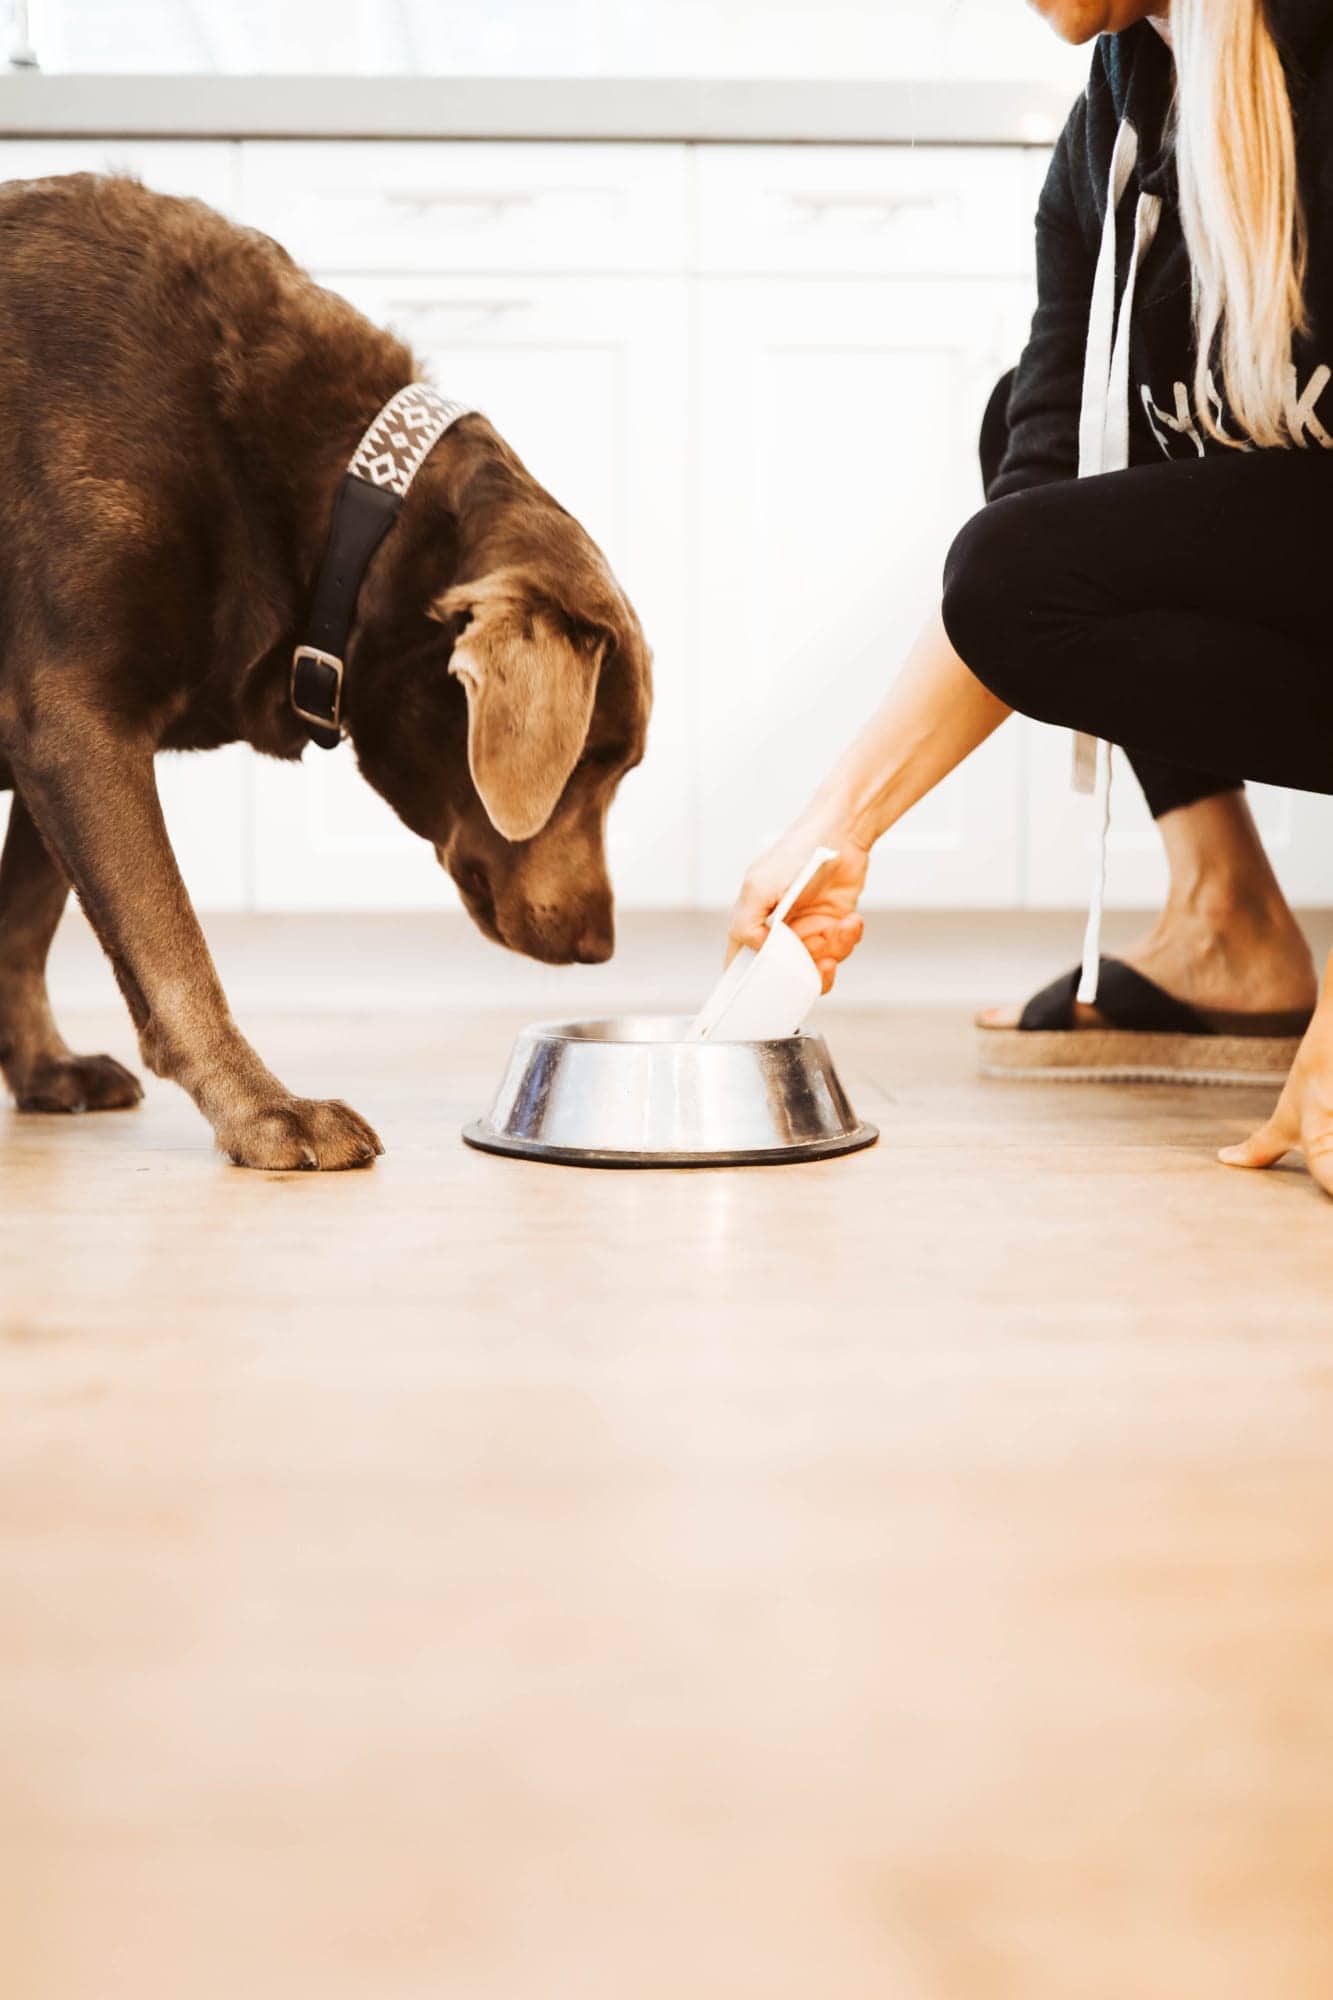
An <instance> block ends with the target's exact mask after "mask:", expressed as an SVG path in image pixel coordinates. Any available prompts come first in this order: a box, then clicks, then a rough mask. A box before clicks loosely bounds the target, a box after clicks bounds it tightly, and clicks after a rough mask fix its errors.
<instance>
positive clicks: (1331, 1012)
mask: <svg viewBox="0 0 1333 2000" xmlns="http://www.w3.org/2000/svg"><path fill="white" fill-rule="evenodd" d="M1293 1151H1295V1152H1301V1153H1304V1155H1305V1164H1306V1165H1307V1167H1309V1169H1310V1172H1311V1173H1312V1174H1313V1176H1314V1178H1315V1179H1316V1180H1317V1181H1318V1183H1319V1185H1320V1187H1321V1188H1323V1190H1324V1192H1325V1194H1333V956H1330V958H1329V961H1328V965H1327V967H1326V969H1325V972H1324V990H1323V992H1322V993H1321V994H1320V996H1319V1005H1318V1006H1317V1007H1316V1008H1315V1013H1314V1019H1313V1020H1312V1021H1311V1023H1310V1025H1309V1027H1308V1028H1307V1029H1306V1031H1305V1039H1304V1041H1303V1042H1302V1043H1301V1045H1300V1047H1299V1049H1297V1051H1296V1060H1295V1062H1294V1063H1293V1064H1292V1066H1291V1074H1290V1076H1289V1077H1288V1078H1287V1082H1286V1087H1285V1089H1284V1090H1283V1092H1282V1095H1281V1097H1280V1098H1279V1099H1278V1105H1277V1110H1276V1111H1275V1112H1274V1113H1273V1115H1272V1117H1271V1118H1270V1119H1269V1121H1268V1123H1267V1124H1266V1125H1261V1126H1260V1127H1259V1130H1258V1131H1257V1132H1251V1134H1250V1136H1249V1138H1248V1139H1246V1140H1243V1141H1242V1143H1241V1144H1240V1145H1239V1146H1224V1147H1223V1149H1222V1151H1221V1152H1220V1153H1219V1154H1218V1156H1217V1157H1218V1158H1219V1160H1221V1161H1222V1162H1223V1164H1224V1165H1225V1166H1228V1167H1271V1166H1273V1165H1274V1164H1275V1163H1276V1162H1277V1161H1278V1160H1280V1159H1281V1158H1282V1156H1283V1154H1284V1153H1290V1152H1293Z"/></svg>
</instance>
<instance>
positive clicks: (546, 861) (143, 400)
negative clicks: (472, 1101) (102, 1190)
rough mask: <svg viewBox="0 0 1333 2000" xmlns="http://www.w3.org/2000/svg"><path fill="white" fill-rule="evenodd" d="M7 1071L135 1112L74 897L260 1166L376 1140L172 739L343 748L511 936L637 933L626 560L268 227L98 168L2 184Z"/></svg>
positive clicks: (550, 946)
mask: <svg viewBox="0 0 1333 2000" xmlns="http://www.w3.org/2000/svg"><path fill="white" fill-rule="evenodd" d="M0 274H2V275H0V455H2V457H3V470H2V472H0V535H2V536H3V548H4V556H3V561H2V562H0V617H2V618H3V633H4V643H3V649H2V650H0V788H4V789H10V790H12V791H13V793H14V797H13V802H12V807H11V812H10V820H9V830H8V836H7V839H6V842H5V848H4V855H3V859H2V860H0V1064H3V1068H4V1073H5V1077H6V1079H7V1081H8V1084H9V1087H10V1089H11V1091H12V1092H13V1094H14V1097H15V1099H16V1100H17V1102H18V1104H19V1106H20V1107H21V1108H23V1109H25V1110H31V1111H73V1110H79V1109H87V1110H104V1109H112V1108H118V1107H123V1106H127V1105H130V1104H133V1103H134V1102H135V1101H136V1100H137V1099H138V1097H139V1096H140V1095H141V1092H140V1089H139V1085H138V1083H137V1081H136V1080H135V1078H134V1077H132V1076H131V1075H130V1074H129V1073H128V1072H127V1071H126V1070H124V1069H122V1068H121V1067H120V1065H119V1064H118V1063H115V1062H113V1061H112V1060H111V1059H110V1058H109V1057H107V1056H76V1055H73V1054H71V1052H70V1050H69V1049H68V1048H67V1047H66V1045H65V1043H64V1041H63V1040H62V1039H61V1036H60V1033H59V1031H58V1029H57V1027H56V1024H55V1022H54V1020H53V1018H52V1015H51V1011H50V1007H49V1005H48V1001H47V993H46V980H45V963H46V956H47V948H48V946H49V944H50V942H51V938H52V935H53V933H54V931H55V928H56V925H57V922H58V920H59V917H60V914H61V911H62V909H63V907H64V904H65V900H66V896H67V893H68V890H69V887H70V885H71V884H72V885H73V887H74V890H75V892H76V894H77V895H78V897H79V900H80V902H81V903H82V905H83V908H84V910H85V911H86V912H87V915H88V917H89V919H90V921H91V922H92V924H93V926H94V928H95V930H96V932H97V935H98V937H99V938H100V940H101V942H102V945H103V947H104V948H105V950H106V952H107V955H108V957H109V958H110V961H111V964H112V967H113V968H114V971H115V975H116V978H117V980H118V981H119V983H120V987H121V990H122V992H123V993H124V995H125V998H126V1001H127V1003H128V1005H129V1009H130V1013H131V1015H132V1016H133V1019H134V1023H135V1026H136V1028H137V1030H138V1035H139V1044H140V1048H141V1050H142V1053H143V1059H144V1061H145V1063H146V1064H147V1065H148V1067H149V1068H150V1069H151V1070H153V1071H154V1072H155V1073H156V1074H157V1075H159V1076H164V1077H170V1078H171V1079H172V1080H173V1081H175V1082H176V1083H179V1084H180V1085H181V1086H182V1087H183V1088H184V1089H185V1090H187V1091H188V1092H189V1093H190V1095H191V1097H192V1098H193V1099H194V1101H195V1103H196V1104H197V1105H198V1107H199V1109H200V1110H201V1111H202V1112H203V1114H204V1116H205V1118H206V1119H207V1120H208V1121H209V1123H210V1124H211V1125H212V1127H213V1130H214V1132H215V1133H216V1135H217V1141H218V1144H219V1146H220V1147H221V1148H222V1150H223V1151H224V1152H225V1153H227V1154H228V1155H229V1156H230V1158H231V1159H232V1160H234V1161H235V1162H236V1163H237V1164H238V1165H240V1166H248V1167H267V1168H294V1167H322V1168H331V1167H354V1166H361V1165H364V1164H367V1163H368V1162H369V1161H370V1160H372V1159H373V1158H374V1156H375V1155H376V1154H377V1153H378V1152H380V1151H381V1150H382V1148H381V1146H380V1142H379V1140H378V1139H377V1137H376V1136H375V1134H374V1132H372V1130H371V1129H370V1127H369V1126H368V1125H367V1123H366V1122H365V1120H364V1119H363V1118H361V1117H360V1116H358V1114H357V1113H356V1112H354V1111H352V1110H350V1109H349V1108H348V1106H347V1105H345V1104H342V1103H339V1102H321V1101H315V1100H311V1099H303V1098H297V1097H294V1096H293V1095H292V1093H291V1092H290V1091H288V1090H287V1089H285V1088H284V1086H283V1085H282V1084H281V1083H280V1082H279V1080H278V1078H277V1077H276V1076H274V1075H273V1073H272V1072H271V1071H270V1070H268V1069H267V1068H266V1067H265V1066H264V1064H263V1062H262V1061H261V1060H260V1058H259V1056H258V1055H257V1054H256V1052H255V1051H254V1049H252V1048H251V1047H250V1045H249V1043H248V1042H247V1041H246V1040H245V1039H244V1037H243V1036H242V1035H241V1034H240V1032H239V1030H238V1029H237V1027H236V1024H235V1022H234V1021H233V1020H232V1018H231V1014H230V1012H229V1010H228V1006H227V1000H226V996H225V994H224V993H223V990H222V987H221V985H220V983H219V980H218V976H217V973H216V971H215V969H214V966H213V962H212V960H211V958H210V956H209V952H208V947H207V945H206V944H205V942H204V938H203V935H202V932H201V931H200V928H199V923H198V920H197V918H196V916H195V913H194V911H193V909H192V908H191V906H190V900H189V897H188V895H187V894H186V891H185V886H184V884H183V882H182V880H181V876H180V872H179V869H178V868H177V865H176V860H175V857H174V855H173V854H172V850H171V846H170V842H169V841H168V838H167V832H166V828H165V826H164V824H163V819H162V813H161V809H160V806H159V803H158V795H157V789H156V785H155V782H154V776H153V758H154V754H155V753H156V752H157V751H158V750H162V749H175V750H207V749H211V748H213V747H214V746H216V745H218V744H222V743H230V742H234V741H237V740H240V741H243V742H246V743H250V744H252V745H253V746H254V748H255V749H256V750H259V751H262V752H264V753H265V754H266V755H268V756H271V757H283V758H289V759H293V758H298V757H300V756H301V754H302V752H303V751H304V750H305V749H306V748H307V747H308V745H309V743H310V742H311V740H312V739H313V740H314V741H315V742H317V743H320V744H323V745H325V746H328V745H330V744H332V743H336V742H337V741H338V740H339V738H340V736H342V735H343V734H345V735H346V736H348V737H349V738H350V739H351V742H352V745H353V747H354V749H355V752H356V756H357V759H358V762H359V764H360V768H361V771H362V773H363V775H364V776H365V777H366V779H367V780H368V781H369V782H370V784H372V785H373V786H374V787H375V789H376V790H377V791H378V792H380V793H382V794H383V796H384V797H385V798H386V799H387V800H388V801H389V803H390V805H391V806H393V808H394V809H395V811H396V812H397V813H398V814H399V816H400V817H401V818H402V819H403V820H404V821H405V822H406V823H407V825H408V826H409V827H410V828H411V829H412V831H413V832H414V833H417V834H419V835H420V836H421V838H422V839H423V840H428V841H430V842H431V844H432V845H433V846H434V848H435V851H436V853H437V855H438V857H439V859H440V861H441V863H442V865H443V866H444V867H445V868H447V869H448V871H449V873H450V874H451V875H452V876H453V878H454V880H455V882H456V883H457V884H458V888H459V890H460V892H461V894H462V898H463V901H464V903H465V904H466V906H467V909H468V910H469V912H470V913H471V915H472V917H473V919H474V921H475V922H476V923H477V924H478V925H479V927H480V928H481V929H482V930H483V931H484V932H485V933H486V935H487V936H488V937H491V938H494V939H496V940H497V941H498V942H500V943H502V944H504V945H507V946H509V947H510V948H511V949H512V950H514V951H520V952H526V953H528V954H529V955H530V956H532V957H535V958H540V959H545V960H547V961H549V962H550V963H553V964H564V963H567V962H569V961H572V960H582V961H585V962H596V961H600V960H602V959H605V958H607V957H609V956H610V953H611V950H612V942H613V933H612V899H611V887H610V883H609V881H608V879H607V871H606V858H605V852H604V847H603V827H604V822H605V817H606V812H607V808H608V806H609V804H610V802H611V798H612V795H613V793H614V791H615V789H616V786H617V784H618V783H619V781H620V778H621V777H622V776H623V774H624V773H625V771H627V770H628V769H629V768H630V767H631V766H632V765H634V764H635V763H637V762H638V760H639V758H640V756H641V755H642V751H643V744H644V736H645V731H646V727H647V719H648V710H649V703H650V657H651V656H650V654H649V651H648V648H647V646H646V644H645V642H644V637H643V633H642V631H641V629H640V626H639V622H638V619H637V618H636V616H635V614H634V611H633V609H632V607H631V606H630V604H629V602H628V600H627V599H626V597H625V596H624V594H623V592H622V591H621V590H620V588H619V587H618V585H617V584H616V581H615V579H614V578H613V576H612V575H611V572H610V570H609V568H608V567H607V564H606V562H605V560H604V559H603V557H602V555H601V554H600V552H599V551H598V549H597V548H596V547H595V546H594V544H593V543H592V541H591V540H590V539H589V537H588V536H587V534H585V532H584V531H583V529H582V528H581V527H580V526H579V524H578V523H577V522H576V521H575V520H573V519H572V518H571V516H570V515H569V514H567V513H566V512H565V511H564V509H563V508H562V507H560V506H559V505H558V504H557V503H556V501H554V500H553V499H552V498H551V496H550V495H549V494H548V493H546V492H545V491H544V490H543V489H542V488H541V487H540V486H539V485H538V484H537V482H536V480H535V479H533V478H532V476H531V474H530V473H529V472H528V471H527V470H526V469H525V468H524V466H523V465H522V464H521V462H520V461H519V459H518V458H517V457H516V455H515V454H514V452H513V451H512V450H511V449H510V447H509V446H508V445H507V444H506V443H505V442H504V440H503V439H502V438H500V437H498V436H497V435H496V433H495V431H494V430H492V428H491V426H490V425H489V424H488V423H487V422H486V421H485V419H484V418H482V417H481V416H479V415H476V414H472V413H460V411H459V410H458V408H457V406H452V407H451V406H449V405H447V404H445V402H444V400H443V398H442V397H441V396H440V395H439V394H438V393H437V392H435V391H432V390H431V389H429V388H428V387H426V386H425V385H422V384H420V383H419V382H418V375H419V370H418V368H417V365H416V363H415V362H414V360H413V357H412V355H411V354H410V352H409V351H408V349H407V348H406V347H404V346H403V344H402V343H401V342H400V341H399V340H397V339H396V338H394V337H393V336H392V335H391V334H388V333H385V332H382V331H380V330H379V329H378V328H376V327H374V326H372V325H370V324H369V323H368V322H367V321H366V320H365V319H363V318H362V317H361V315H360V314H359V313H357V312H356V311H354V310H353V308H352V307H351V306H350V305H348V304H347V302H346V301H345V300H343V299H341V298H339V297H337V296H336V295H335V294H333V293H331V292H327V291H324V290H321V289H320V287H319V286H317V285H316V284H315V283H314V281H313V280H312V279H311V278H310V277H309V276H308V275H307V274H306V273H305V272H304V271H302V270H301V269H300V268H299V267H298V266H297V265H296V264H294V263H293V262H292V260H291V258H290V257H288V256H287V254H286V253H285V252H284V251H283V250H281V249H280V248H279V247H278V245H277V244H275V243H274V242H272V241H271V240H270V239H269V238H268V237H265V236H261V235H259V234H257V233H256V232H255V231H253V230H247V229H240V228H237V227H235V226H234V225H233V224H231V223H229V222H227V221H226V220H224V219H223V217H221V216H219V215H217V214H215V213H214V212H213V211H212V210H210V209H208V208H206V207H204V206H203V205H202V204H201V203H199V202H194V201H182V200H176V199H173V198H170V197H166V196H162V195H157V194H152V193H150V192H148V191H147V190H146V189H144V188H143V187H141V186H140V185H139V184H138V183H137V182H135V181H131V180H125V179H120V178H98V177H94V176H90V175H86V174H75V175H71V176H68V177H62V178H59V179H54V180H45V181H30V182H16V183H13V184H11V185H9V186H6V187H3V188H0Z"/></svg>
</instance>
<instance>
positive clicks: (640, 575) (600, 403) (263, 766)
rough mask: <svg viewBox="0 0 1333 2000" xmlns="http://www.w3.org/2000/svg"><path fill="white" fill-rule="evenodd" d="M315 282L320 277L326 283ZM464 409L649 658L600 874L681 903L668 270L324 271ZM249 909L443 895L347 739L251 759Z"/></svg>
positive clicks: (677, 581)
mask: <svg viewBox="0 0 1333 2000" xmlns="http://www.w3.org/2000/svg"><path fill="white" fill-rule="evenodd" d="M329 282H331V283H332V282H334V281H333V280H332V279H331V280H330V281H329ZM338 283H339V289H341V290H343V291H344V292H346V293H347V295H348V296H349V297H350V298H352V300H353V301H354V302H355V303H356V304H357V305H358V306H360V307H362V308H363V309H364V310H365V311H366V312H367V313H368V314H369V315H370V316H371V317H372V318H373V319H375V320H377V321H380V322H383V323H387V324H390V325H392V326H393V327H394V328H395V330H396V331H398V332H399V333H401V334H402V335H403V336H404V337H405V338H406V339H407V340H408V341H409V342H410V343H411V345H412V346H413V348H414V349H415V351H416V353H417V354H418V356H419V357H420V359H421V361H422V363H423V365H424V366H425V367H426V369H427V370H428V372H429V373H430V375H431V377H432V378H433V379H434V380H435V381H436V382H437V383H438V384H439V386H440V387H441V388H442V389H443V390H445V392H446V393H447V394H448V395H450V396H455V397H457V398H459V399H460V400H462V401H466V402H471V403H475V404H476V405H477V406H478V407H479V408H480V409H482V410H484V411H485V412H486V414H487V415H488V416H489V417H490V418H491V419H492V421H493V422H494V423H495V425H496V426H497V428H498V429H499V430H500V431H501V432H502V433H503V434H504V435H505V436H506V437H507V438H508V439H509V440H510V442H511V443H512V444H513V445H514V447H515V449H516V450H517V451H518V452H519V453H520V455H521V456H522V457H523V459H524V460H525V461H526V463H527V464H528V466H529V468H530V470H531V471H532V472H533V473H534V474H535V475H536V477H537V478H538V479H540V480H541V481H542V482H543V484H544V485H546V486H548V487H549V488H550V490H551V491H552V492H553V493H554V494H555V495H556V497H557V498H558V499H559V500H560V502H561V503H562V505H564V506H567V507H568V508H569V509H570V511H571V512H572V513H574V514H575V515H576V516H577V518H578V519H579V520H580V521H582V522H583V524H584V526H585V527H586V528H587V529H588V531H589V532H590V533H591V535H592V536H593V537H594V539H595V540H596V541H597V542H598V543H599V544H600V546H601V547H602V548H603V549H604V550H605V552H606V554H607V556H608V558H609V560H610V562H611V564H612V567H613V568H614V569H615V571H616V573H617V575H618V576H619V577H620V579H621V581H622V583H623V584H624V586H625V588H626V589H627V590H628V592H629V594H630V596H631V598H632V599H633V601H634V604H635V605H636V607H637V609H638V611H639V614H640V616H641V618H642V619H643V622H644V626H645V629H646V631H647V634H648V638H649V641H650V643H651V644H652V646H653V647H654V650H655V653H656V667H655V674H656V701H655V705H654V711H653V720H652V726H651V734H650V746H649V754H648V757H647V759H646V761H645V762H644V763H643V764H642V765H641V766H640V768H639V769H638V770H637V771H634V772H632V773H631V774H630V776H629V777H628V778H627V779H626V780H625V782H624V785H623V786H622V788H621V791H620V794H619V796H618V798H617V800H616V802H615V804H614V805H613V807H612V810H611V817H610V823H609V833H608V846H609V852H610V861H611V873H612V880H613V881H614V883H615V885H616V889H617V893H618V895H619V896H620V897H621V898H622V900H623V901H624V902H626V903H627V904H634V905H638V906H641V907H642V906H645V905H647V906H650V907H651V906H663V905H665V906H673V905H680V904H682V903H686V902H688V901H689V900H690V897H691V888H692V885H691V880H690V873H689V859H690V839H691V817H690V801H691V776H692V773H691V755H690V730H691V687H690V661H689V656H688V650H687V649H688V637H689V632H690V581H689V573H690V560H689V548H688V541H687V501H686V463H687V458H686V451H687V444H686V440H687V435H688V428H689V425H688V414H687V405H688V397H689V382H688V371H687V355H688V348H689V340H688V317H687V298H686V293H685V289H684V287H683V285H681V284H679V283H673V282H672V281H670V280H667V279H659V278H639V279H635V280H632V281H629V280H625V279H620V278H544V277H533V276H531V275H525V276H514V275H512V274H498V273H497V274H486V275H483V276H481V277H473V278H442V277H430V276H425V277H406V278H399V279H385V278H375V277H361V278H356V279H348V280H340V281H338ZM255 798H256V833H257V841H256V856H255V890H256V896H257V899H258V903H259V907H260V908H263V909H293V908H310V907H339V906H341V907H352V908H356V907H371V908H421V907H425V908H432V907H436V906H440V905H446V904H452V902H453V900H454V896H453V890H452V888H451V886H450V885H449V883H448V881H447V878H446V877H445V876H444V875H443V874H442V872H441V871H440V869H439V867H438V865H437V863H436V861H435V858H434V856H433V854H432V853H431V851H430V849H429V848H428V847H427V846H426V845H425V844H424V843H423V842H422V841H420V840H418V839H416V838H415V836H413V835H412V834H410V833H409V832H408V831H407V830H406V828H404V827H403V826H402V825H401V824H400V823H399V821H398V820H397V819H396V818H395V817H394V815H393V814H392V812H391V811H390V810H389V808H388V807H387V806H386V805H384V804H383V802H382V801H381V800H379V799H378V798H377V797H376V796H375V795H374V794H373V793H372V792H371V791H370V789H369V787H368V786H366V785H365V784H364V782H363V781H362V780H361V779H360V778H359V777H358V775H357V773H356V770H355V766H354V763H353V761H352V758H351V755H350V752H349V751H348V750H347V748H346V747H345V746H344V747H343V748H342V749H340V750H338V751H335V752H333V753H332V754H330V755H325V754H324V753H322V752H320V751H318V750H309V751H307V752H306V755H305V758H304V760H303V763H302V765H301V767H300V769H299V770H289V769H286V768H284V767H282V766H280V765H276V764H272V763H267V762H263V761H261V762H260V763H259V765H258V767H257V769H256V772H255Z"/></svg>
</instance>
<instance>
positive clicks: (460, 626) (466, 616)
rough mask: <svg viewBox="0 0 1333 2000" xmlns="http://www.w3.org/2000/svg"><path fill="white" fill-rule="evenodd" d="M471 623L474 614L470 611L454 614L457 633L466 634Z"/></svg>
mask: <svg viewBox="0 0 1333 2000" xmlns="http://www.w3.org/2000/svg"><path fill="white" fill-rule="evenodd" d="M471 623H472V613H471V612H470V611H456V612H455V613H454V629H455V631H458V632H466V631H467V628H468V626H469V625H470V624H471Z"/></svg>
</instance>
